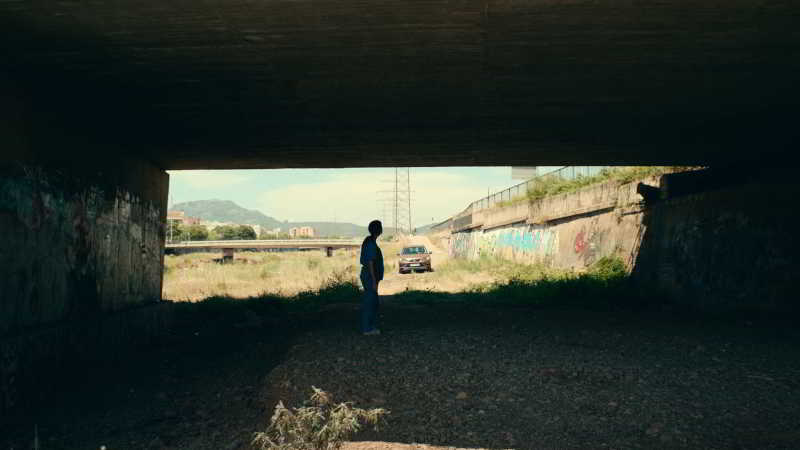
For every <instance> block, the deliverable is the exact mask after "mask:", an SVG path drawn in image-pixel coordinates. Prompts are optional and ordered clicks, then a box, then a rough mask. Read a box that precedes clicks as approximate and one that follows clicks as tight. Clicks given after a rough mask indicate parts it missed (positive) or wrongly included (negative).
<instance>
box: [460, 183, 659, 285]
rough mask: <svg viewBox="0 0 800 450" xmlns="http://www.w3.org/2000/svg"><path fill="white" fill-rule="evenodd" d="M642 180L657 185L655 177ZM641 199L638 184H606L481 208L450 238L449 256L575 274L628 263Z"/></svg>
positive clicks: (635, 242)
mask: <svg viewBox="0 0 800 450" xmlns="http://www.w3.org/2000/svg"><path fill="white" fill-rule="evenodd" d="M644 181H645V182H646V183H648V184H652V185H658V179H656V178H650V179H647V180H644ZM640 201H641V196H639V195H638V194H637V193H636V183H628V184H624V185H619V183H616V182H608V183H603V184H599V185H596V186H591V187H588V188H585V189H582V190H580V191H578V192H574V193H570V194H562V195H557V196H552V197H548V198H545V199H542V200H539V201H536V202H533V203H528V202H521V203H517V204H514V205H510V206H507V207H504V208H493V209H490V210H483V211H480V212H476V213H473V214H472V217H473V221H472V223H471V224H470V225H469V226H470V227H473V228H468V229H465V230H463V231H459V232H456V233H454V234H453V236H452V239H451V240H450V254H451V255H452V256H454V257H465V258H477V257H480V256H481V255H487V256H498V257H502V258H507V259H511V260H514V261H518V262H524V263H543V264H547V265H550V266H553V267H558V268H563V269H575V270H582V269H584V268H586V267H587V266H589V265H591V264H592V263H594V262H595V261H597V260H598V259H600V258H601V257H603V256H610V255H617V256H620V257H621V258H623V259H624V260H625V261H626V262H628V264H629V265H632V264H633V258H632V255H633V253H634V252H635V249H636V248H637V245H638V236H639V234H640V228H641V221H642V214H643V211H642V205H641V204H640ZM476 218H477V219H476ZM476 220H479V221H480V222H476Z"/></svg>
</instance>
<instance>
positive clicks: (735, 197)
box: [633, 174, 800, 311]
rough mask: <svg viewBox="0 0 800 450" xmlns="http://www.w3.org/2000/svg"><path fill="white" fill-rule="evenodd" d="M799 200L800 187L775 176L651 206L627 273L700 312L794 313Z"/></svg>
mask: <svg viewBox="0 0 800 450" xmlns="http://www.w3.org/2000/svg"><path fill="white" fill-rule="evenodd" d="M787 175H791V174H787ZM667 181H669V178H668V179H667ZM666 185H667V186H668V187H669V186H672V185H675V183H666ZM673 191H678V189H677V187H676V188H675V189H673ZM798 198H800V185H798V183H797V182H796V181H793V180H792V178H791V176H778V177H769V179H767V180H755V181H753V182H749V183H746V184H744V185H733V186H728V187H721V188H717V189H713V190H708V191H702V192H696V193H687V194H686V195H682V196H677V197H674V198H671V199H668V200H666V201H664V202H661V203H657V204H655V205H654V206H653V207H651V208H648V209H647V214H646V215H645V217H644V218H643V224H644V227H645V230H646V231H645V234H644V236H643V238H642V246H641V251H640V252H639V256H638V260H637V263H636V266H635V268H634V273H633V275H634V277H636V278H637V279H639V280H640V281H642V282H643V283H644V284H645V285H647V286H653V287H656V288H658V289H661V290H663V291H665V292H667V293H669V294H670V295H669V297H670V298H671V299H672V300H673V301H674V302H676V303H682V304H689V305H693V306H697V307H700V308H704V309H715V310H716V309H721V308H724V309H739V308H743V309H753V308H756V309H764V310H773V311H789V310H797V308H798V306H800V304H798V296H797V294H796V290H797V280H798V278H800V264H799V263H798V262H799V261H800V259H799V258H798V255H799V254H800V239H798V238H797V231H796V228H795V227H796V225H797V223H798V222H800V211H798V208H797V204H798V200H797V199H798Z"/></svg>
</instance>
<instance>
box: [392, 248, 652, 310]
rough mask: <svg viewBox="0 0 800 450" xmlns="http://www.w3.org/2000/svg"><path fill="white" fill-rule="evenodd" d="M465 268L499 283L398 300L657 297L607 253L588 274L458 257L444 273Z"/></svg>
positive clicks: (587, 302)
mask: <svg viewBox="0 0 800 450" xmlns="http://www.w3.org/2000/svg"><path fill="white" fill-rule="evenodd" d="M464 269H467V270H469V271H470V272H473V273H481V272H484V273H489V274H491V275H492V278H494V279H495V281H491V282H485V283H475V284H472V285H471V286H470V287H468V288H467V289H466V290H465V291H464V292H462V293H458V294H449V293H444V292H433V291H406V292H403V293H400V294H398V295H397V296H396V297H397V300H399V301H402V302H408V303H417V304H427V305H432V304H435V303H440V302H459V303H464V304H472V305H485V306H536V307H545V306H550V307H576V306H577V307H587V308H617V307H639V306H645V305H647V304H650V303H651V301H652V300H654V298H653V297H652V295H650V296H648V295H645V293H644V292H642V291H641V290H640V289H638V288H637V287H636V286H635V285H634V284H633V283H632V282H631V281H630V279H629V277H628V273H627V269H626V267H625V263H624V262H623V261H622V260H620V259H619V258H610V257H605V258H602V259H600V260H598V261H597V262H595V263H594V264H593V265H592V266H591V267H590V268H589V269H588V270H587V271H585V272H572V271H563V270H555V269H550V268H547V267H545V266H542V265H526V264H518V263H513V262H509V261H505V260H501V259H496V258H491V257H482V258H479V259H477V260H472V261H469V260H453V261H451V262H449V263H447V264H446V265H443V266H442V267H441V268H440V269H439V272H445V273H446V272H448V271H458V270H464Z"/></svg>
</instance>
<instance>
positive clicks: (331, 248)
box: [325, 247, 333, 258]
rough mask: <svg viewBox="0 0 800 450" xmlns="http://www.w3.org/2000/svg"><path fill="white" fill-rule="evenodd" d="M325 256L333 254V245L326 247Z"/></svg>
mask: <svg viewBox="0 0 800 450" xmlns="http://www.w3.org/2000/svg"><path fill="white" fill-rule="evenodd" d="M325 256H327V257H328V258H330V257H331V256H333V247H326V248H325Z"/></svg>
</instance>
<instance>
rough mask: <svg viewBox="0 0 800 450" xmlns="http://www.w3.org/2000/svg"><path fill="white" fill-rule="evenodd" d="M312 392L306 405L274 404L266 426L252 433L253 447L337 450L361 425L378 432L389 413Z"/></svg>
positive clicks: (293, 449)
mask: <svg viewBox="0 0 800 450" xmlns="http://www.w3.org/2000/svg"><path fill="white" fill-rule="evenodd" d="M312 390H313V393H312V394H311V398H310V399H309V401H308V402H307V405H306V406H303V407H300V408H292V409H291V410H290V409H288V408H286V407H285V406H284V405H283V402H278V404H277V405H276V406H275V412H274V414H273V415H272V418H271V419H270V424H269V427H268V428H267V430H266V431H262V432H257V433H255V435H254V437H253V445H255V446H256V447H257V448H259V449H261V450H337V449H339V448H341V446H342V444H343V443H344V441H345V440H347V439H348V438H349V437H350V436H351V435H352V434H353V433H356V432H358V431H359V430H360V429H361V428H362V427H363V426H364V425H368V426H372V427H373V428H374V429H375V430H378V429H379V427H380V426H382V425H384V424H385V421H386V416H387V415H389V413H390V412H389V411H388V410H385V409H383V408H376V409H370V410H365V409H361V408H356V407H354V406H353V404H352V403H351V402H344V403H339V404H334V402H333V398H332V397H331V396H330V394H328V393H327V392H325V391H323V390H322V389H318V388H316V387H313V386H312Z"/></svg>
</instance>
